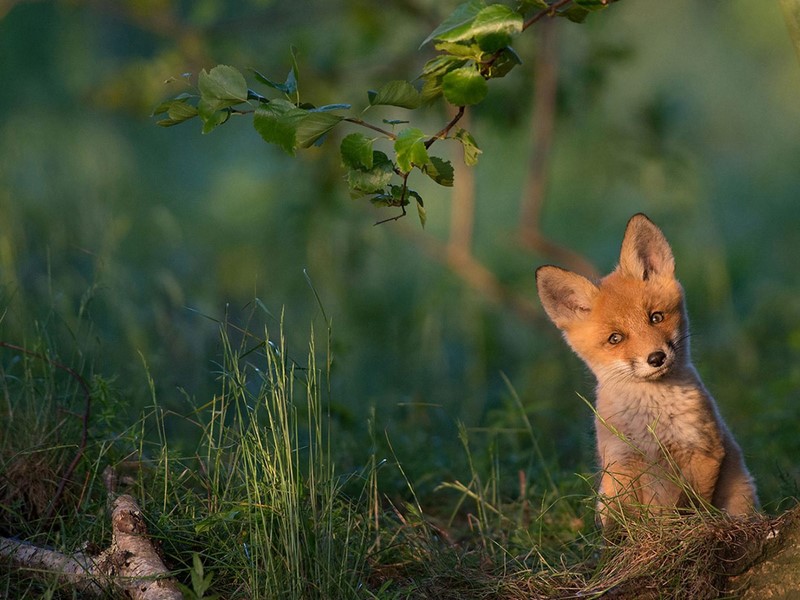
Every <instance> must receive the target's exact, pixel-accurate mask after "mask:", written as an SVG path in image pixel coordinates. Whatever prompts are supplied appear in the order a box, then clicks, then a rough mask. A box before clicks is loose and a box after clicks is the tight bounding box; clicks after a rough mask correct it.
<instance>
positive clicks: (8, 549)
mask: <svg viewBox="0 0 800 600" xmlns="http://www.w3.org/2000/svg"><path fill="white" fill-rule="evenodd" d="M112 480H113V477H109V476H108V473H107V474H106V481H107V484H108V485H109V488H110V489H112V488H113V487H114V486H113V485H111V484H110V483H109V482H110V481H112ZM111 531H112V533H111V545H110V546H109V547H108V548H107V549H105V550H103V551H102V552H100V553H99V554H96V555H89V554H88V553H86V552H76V553H74V554H64V553H62V552H57V551H55V550H50V549H48V548H42V547H38V546H34V545H32V544H28V543H27V542H23V541H19V540H14V539H8V538H0V560H6V561H8V562H10V563H11V564H12V565H14V566H15V567H17V568H19V569H23V570H26V571H30V572H31V573H32V574H33V575H35V576H39V577H44V578H48V579H52V578H55V579H56V580H57V581H58V582H59V583H61V584H65V585H69V586H72V587H74V588H75V589H76V591H78V592H79V593H81V595H82V596H86V597H88V596H91V597H103V596H104V595H107V594H109V593H111V594H113V595H114V596H116V597H119V596H120V593H122V594H124V597H126V598H131V599H132V600H180V599H182V598H183V594H182V593H181V591H180V589H179V587H178V584H177V582H176V581H175V579H174V578H172V577H170V576H169V571H168V569H167V567H166V566H165V565H164V562H163V561H162V560H161V558H160V556H159V555H158V552H156V549H155V546H154V545H153V543H152V541H151V540H150V538H149V537H148V535H147V526H146V525H145V522H144V517H143V514H142V510H141V509H140V508H139V505H138V504H137V502H136V500H135V499H134V498H133V497H132V496H129V495H127V494H121V495H119V496H117V497H116V498H115V499H114V500H113V502H112V504H111Z"/></svg>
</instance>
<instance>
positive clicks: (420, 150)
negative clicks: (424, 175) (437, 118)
mask: <svg viewBox="0 0 800 600" xmlns="http://www.w3.org/2000/svg"><path fill="white" fill-rule="evenodd" d="M394 151H395V154H396V156H397V166H398V167H400V170H401V171H403V173H408V172H409V171H411V169H412V168H414V166H417V167H422V166H423V165H426V164H428V162H430V159H429V158H428V149H427V148H425V134H424V133H422V131H421V130H419V129H417V128H416V127H408V128H406V129H404V130H403V131H401V132H400V133H399V134H397V139H396V140H395V141H394Z"/></svg>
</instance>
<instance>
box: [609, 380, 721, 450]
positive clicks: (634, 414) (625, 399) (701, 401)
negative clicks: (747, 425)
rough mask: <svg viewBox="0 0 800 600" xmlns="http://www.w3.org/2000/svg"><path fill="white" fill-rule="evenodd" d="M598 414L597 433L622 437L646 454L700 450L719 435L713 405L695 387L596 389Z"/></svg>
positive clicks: (648, 385) (658, 385)
mask: <svg viewBox="0 0 800 600" xmlns="http://www.w3.org/2000/svg"><path fill="white" fill-rule="evenodd" d="M597 413H598V421H599V422H598V424H597V426H598V431H599V430H600V428H606V429H608V430H609V431H610V433H612V435H618V434H621V436H623V437H624V439H623V440H621V441H623V442H627V443H630V444H632V445H633V446H634V447H636V448H638V449H639V450H641V451H642V452H644V453H645V454H653V453H656V452H658V449H659V448H663V447H673V446H675V445H680V446H681V447H683V448H691V447H703V446H706V445H707V444H708V442H709V437H716V435H718V428H717V423H716V418H715V417H716V415H715V411H714V408H713V401H712V400H711V398H710V397H709V395H708V393H707V392H706V391H705V389H704V388H703V387H702V386H701V385H700V384H698V383H694V384H689V383H686V382H682V383H674V384H672V383H666V382H663V381H658V382H652V383H651V382H641V383H636V384H630V383H629V384H627V385H617V386H613V385H612V386H598V389H597ZM715 434H716V435H715Z"/></svg>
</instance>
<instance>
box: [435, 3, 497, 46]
mask: <svg viewBox="0 0 800 600" xmlns="http://www.w3.org/2000/svg"><path fill="white" fill-rule="evenodd" d="M484 8H486V3H485V2H483V0H469V2H464V3H463V4H459V5H458V6H457V7H456V9H455V10H454V11H453V12H452V13H451V14H450V16H449V17H447V18H446V19H445V20H444V21H442V23H441V24H440V25H439V26H438V27H437V28H436V29H434V30H433V32H431V34H430V35H429V36H428V37H426V38H425V41H423V42H422V44H420V46H424V45H425V44H427V43H428V42H430V41H431V40H443V41H449V42H455V41H458V40H462V39H468V38H470V37H472V35H470V34H469V33H466V34H465V32H469V29H470V27H471V26H472V22H473V21H474V20H475V17H477V16H478V13H480V12H481V10H483V9H484Z"/></svg>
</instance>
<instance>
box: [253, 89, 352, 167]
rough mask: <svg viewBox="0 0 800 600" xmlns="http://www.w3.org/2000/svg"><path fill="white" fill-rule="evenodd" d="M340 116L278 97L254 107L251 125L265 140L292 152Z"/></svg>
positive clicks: (320, 134) (319, 135) (310, 142)
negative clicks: (310, 108) (305, 108)
mask: <svg viewBox="0 0 800 600" xmlns="http://www.w3.org/2000/svg"><path fill="white" fill-rule="evenodd" d="M343 119H344V117H340V116H339V115H334V114H331V113H329V112H318V111H309V110H304V109H302V108H297V107H296V106H295V105H294V104H292V103H291V102H289V101H287V100H280V99H279V100H272V101H271V102H270V103H269V104H264V105H262V106H259V107H258V108H257V109H256V113H255V115H254V117H253V127H255V129H256V131H258V133H259V134H260V135H261V137H262V138H263V139H264V141H266V142H269V143H270V144H277V145H278V146H280V147H281V148H282V149H283V151H284V152H286V153H287V154H290V155H292V156H294V153H295V150H296V149H297V148H308V147H309V146H312V145H313V144H315V143H316V142H317V141H318V140H320V138H322V137H323V136H324V135H325V134H326V133H328V132H329V131H330V130H331V129H333V128H334V127H335V126H336V125H338V124H339V123H340V122H341V121H342V120H343Z"/></svg>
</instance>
